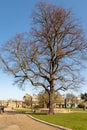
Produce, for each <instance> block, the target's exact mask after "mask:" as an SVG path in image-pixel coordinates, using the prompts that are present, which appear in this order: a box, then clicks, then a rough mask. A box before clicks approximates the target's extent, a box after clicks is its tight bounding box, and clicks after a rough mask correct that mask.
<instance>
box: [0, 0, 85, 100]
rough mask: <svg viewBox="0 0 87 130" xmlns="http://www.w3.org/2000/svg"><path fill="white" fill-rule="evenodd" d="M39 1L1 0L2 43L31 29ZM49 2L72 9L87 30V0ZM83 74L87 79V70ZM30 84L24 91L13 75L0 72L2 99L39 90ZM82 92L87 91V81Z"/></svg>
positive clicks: (18, 96) (51, 0)
mask: <svg viewBox="0 0 87 130" xmlns="http://www.w3.org/2000/svg"><path fill="white" fill-rule="evenodd" d="M46 1H47V0H46ZM37 2H38V0H31V1H30V0H0V45H1V44H4V42H6V41H7V40H9V39H10V38H12V37H13V36H15V34H17V33H21V32H27V31H29V29H30V23H31V22H30V16H31V13H32V11H33V9H35V4H36V3H37ZM48 2H52V3H54V4H56V5H58V6H62V7H65V8H70V9H72V12H73V13H74V15H75V17H76V18H79V19H80V21H81V23H82V25H83V28H84V31H85V32H87V0H48ZM86 36H87V35H86ZM83 75H84V77H85V78H86V80H87V76H86V75H87V70H85V71H83ZM29 86H30V84H27V85H26V89H25V91H22V90H20V89H19V88H18V87H17V86H13V78H12V77H11V76H9V75H6V74H4V73H2V72H0V99H9V98H12V99H13V98H14V99H20V100H21V99H22V97H23V96H24V95H25V94H26V93H30V94H34V93H37V90H35V89H34V88H29ZM80 92H87V86H86V83H85V84H84V88H83V89H82V90H81V91H79V93H80Z"/></svg>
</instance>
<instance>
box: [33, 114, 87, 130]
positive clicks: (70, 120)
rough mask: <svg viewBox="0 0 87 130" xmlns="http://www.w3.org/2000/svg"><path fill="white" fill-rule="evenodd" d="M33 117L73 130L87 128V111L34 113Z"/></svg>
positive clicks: (85, 129) (84, 129)
mask: <svg viewBox="0 0 87 130" xmlns="http://www.w3.org/2000/svg"><path fill="white" fill-rule="evenodd" d="M33 116H34V117H36V118H38V119H41V120H44V121H46V122H50V123H53V124H56V125H61V126H64V127H67V128H71V129H73V130H87V112H81V113H58V114H55V115H43V114H42V115H41V114H34V115H33Z"/></svg>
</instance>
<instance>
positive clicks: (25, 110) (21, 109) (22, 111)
mask: <svg viewBox="0 0 87 130" xmlns="http://www.w3.org/2000/svg"><path fill="white" fill-rule="evenodd" d="M14 110H15V111H17V112H20V113H26V112H27V113H28V112H31V109H27V108H15V109H14Z"/></svg>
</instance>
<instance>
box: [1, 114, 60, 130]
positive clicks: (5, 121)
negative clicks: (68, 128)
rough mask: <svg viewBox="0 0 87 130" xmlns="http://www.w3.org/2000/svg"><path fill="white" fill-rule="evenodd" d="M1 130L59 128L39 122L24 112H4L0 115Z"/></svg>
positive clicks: (45, 129)
mask: <svg viewBox="0 0 87 130" xmlns="http://www.w3.org/2000/svg"><path fill="white" fill-rule="evenodd" d="M0 130H59V129H58V128H54V127H51V126H48V125H45V124H43V123H40V122H37V121H35V120H33V119H31V118H29V117H27V116H26V115H24V114H17V113H4V114H1V115H0Z"/></svg>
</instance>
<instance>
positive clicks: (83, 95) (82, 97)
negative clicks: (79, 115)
mask: <svg viewBox="0 0 87 130" xmlns="http://www.w3.org/2000/svg"><path fill="white" fill-rule="evenodd" d="M81 99H83V100H84V101H87V93H84V94H82V93H81Z"/></svg>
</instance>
